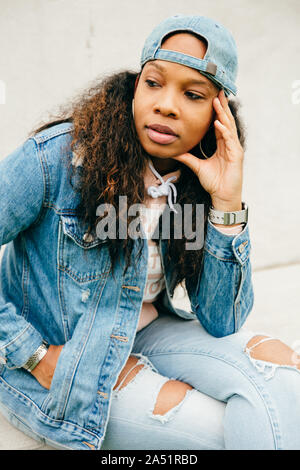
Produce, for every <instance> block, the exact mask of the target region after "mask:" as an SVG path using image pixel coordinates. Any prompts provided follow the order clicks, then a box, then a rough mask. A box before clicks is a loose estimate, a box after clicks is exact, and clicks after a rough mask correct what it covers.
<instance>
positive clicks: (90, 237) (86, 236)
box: [83, 232, 94, 243]
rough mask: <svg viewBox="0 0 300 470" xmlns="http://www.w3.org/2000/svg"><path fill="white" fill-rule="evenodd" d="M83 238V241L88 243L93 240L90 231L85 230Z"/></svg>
mask: <svg viewBox="0 0 300 470" xmlns="http://www.w3.org/2000/svg"><path fill="white" fill-rule="evenodd" d="M83 240H84V241H85V242H87V243H88V242H92V241H94V237H93V235H92V234H91V233H88V232H86V233H85V234H84V235H83Z"/></svg>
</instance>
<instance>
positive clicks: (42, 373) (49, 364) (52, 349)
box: [31, 344, 64, 390]
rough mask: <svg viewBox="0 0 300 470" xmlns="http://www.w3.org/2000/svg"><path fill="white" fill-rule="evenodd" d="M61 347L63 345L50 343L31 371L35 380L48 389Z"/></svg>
mask: <svg viewBox="0 0 300 470" xmlns="http://www.w3.org/2000/svg"><path fill="white" fill-rule="evenodd" d="M63 347H64V346H63V345H60V346H54V345H53V344H51V345H50V346H49V348H48V351H47V353H46V354H45V356H44V357H43V359H41V361H40V362H39V363H38V365H37V366H36V367H35V368H34V369H33V371H32V372H31V373H32V375H33V376H34V377H35V378H36V380H37V381H38V382H39V383H40V384H41V385H42V386H43V387H44V388H47V389H48V390H49V389H50V385H51V382H52V378H53V374H54V371H55V367H56V363H57V361H58V358H59V355H60V353H61V350H62V348H63Z"/></svg>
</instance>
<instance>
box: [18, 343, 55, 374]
mask: <svg viewBox="0 0 300 470" xmlns="http://www.w3.org/2000/svg"><path fill="white" fill-rule="evenodd" d="M48 347H49V346H48V344H47V343H46V342H45V341H43V343H42V344H41V345H40V346H39V347H38V348H37V350H36V351H35V353H33V354H32V356H30V358H29V359H28V361H27V362H26V363H25V364H24V365H23V368H24V369H26V370H27V371H28V372H32V371H33V369H34V368H35V367H36V366H37V365H38V363H39V362H40V361H41V360H42V359H43V357H44V356H45V355H46V353H47V351H48Z"/></svg>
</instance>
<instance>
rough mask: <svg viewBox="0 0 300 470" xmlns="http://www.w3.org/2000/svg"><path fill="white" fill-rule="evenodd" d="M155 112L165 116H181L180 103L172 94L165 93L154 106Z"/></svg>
mask: <svg viewBox="0 0 300 470" xmlns="http://www.w3.org/2000/svg"><path fill="white" fill-rule="evenodd" d="M154 112H155V113H160V114H163V115H165V116H170V115H172V116H174V117H178V116H179V109H178V105H177V104H176V99H175V97H174V96H173V95H171V94H164V95H161V96H160V97H158V99H157V102H156V104H155V106H154Z"/></svg>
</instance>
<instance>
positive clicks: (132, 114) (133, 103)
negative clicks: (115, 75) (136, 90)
mask: <svg viewBox="0 0 300 470" xmlns="http://www.w3.org/2000/svg"><path fill="white" fill-rule="evenodd" d="M132 116H133V117H134V99H133V100H132Z"/></svg>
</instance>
